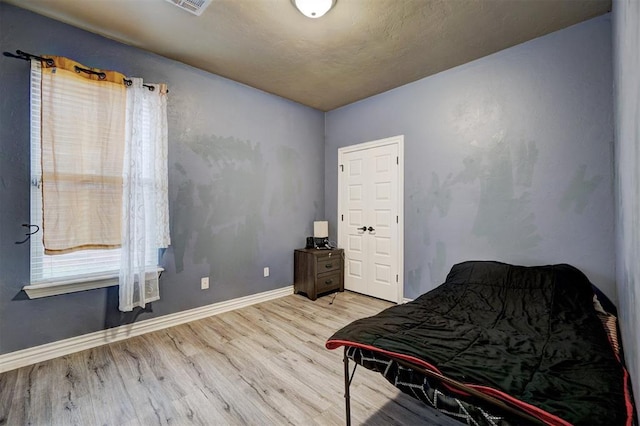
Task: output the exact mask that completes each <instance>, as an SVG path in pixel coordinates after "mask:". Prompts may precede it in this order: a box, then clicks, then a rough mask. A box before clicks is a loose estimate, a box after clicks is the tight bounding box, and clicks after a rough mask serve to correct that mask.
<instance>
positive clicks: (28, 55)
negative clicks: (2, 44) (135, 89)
mask: <svg viewBox="0 0 640 426" xmlns="http://www.w3.org/2000/svg"><path fill="white" fill-rule="evenodd" d="M16 53H17V55H16V54H13V53H11V52H2V54H3V55H4V56H6V57H9V58H16V59H24V60H25V61H30V60H31V59H37V60H39V61H40V62H46V64H47V65H49V66H50V67H52V66H54V65H55V62H54V60H53V59H51V58H43V57H41V56H37V55H32V54H31V53H27V52H23V51H22V50H16ZM75 71H76V72H77V73H80V72H83V73H86V74H93V75H97V76H98V78H99V79H100V80H104V79H105V78H106V77H107V75H106V74H105V73H103V72H101V71H93V70H90V69H88V68H81V67H79V66H77V65H76V66H75ZM122 80H123V83H124V85H125V86H127V87H130V86H131V85H132V84H133V81H132V80H128V79H126V78H123V79H122ZM143 86H144V87H146V88H147V89H149V90H150V91H152V92H153V91H154V90H156V88H155V86H152V85H150V84H143Z"/></svg>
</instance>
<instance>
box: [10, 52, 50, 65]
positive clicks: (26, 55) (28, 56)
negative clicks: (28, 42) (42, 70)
mask: <svg viewBox="0 0 640 426" xmlns="http://www.w3.org/2000/svg"><path fill="white" fill-rule="evenodd" d="M16 53H17V55H14V54H13V53H11V52H2V54H3V55H4V56H7V57H9V58H16V59H24V60H25V61H30V60H32V59H37V60H39V61H40V62H46V63H47V65H49V66H50V67H52V66H53V65H54V61H53V59H51V58H46V59H45V58H43V57H41V56H36V55H32V54H31V53H27V52H23V51H22V50H16Z"/></svg>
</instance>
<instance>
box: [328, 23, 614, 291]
mask: <svg viewBox="0 0 640 426" xmlns="http://www.w3.org/2000/svg"><path fill="white" fill-rule="evenodd" d="M611 82H612V66H611V22H610V16H609V15H605V16H602V17H599V18H596V19H593V20H590V21H587V22H585V23H582V24H579V25H575V26H573V27H570V28H568V29H565V30H562V31H559V32H556V33H553V34H550V35H547V36H545V37H541V38H538V39H536V40H533V41H530V42H528V43H525V44H521V45H518V46H515V47H513V48H510V49H507V50H504V51H501V52H499V53H496V54H494V55H491V56H488V57H485V58H482V59H479V60H477V61H474V62H471V63H469V64H466V65H462V66H459V67H457V68H455V69H452V70H449V71H445V72H443V73H440V74H438V75H435V76H432V77H428V78H425V79H422V80H419V81H417V82H414V83H411V84H408V85H406V86H403V87H401V88H398V89H394V90H391V91H389V92H386V93H384V94H381V95H378V96H375V97H372V98H369V99H366V100H363V101H360V102H358V103H355V104H351V105H348V106H346V107H343V108H340V109H337V110H334V111H331V112H329V113H328V114H327V115H326V124H325V132H326V142H325V159H326V165H325V215H326V217H327V218H328V220H330V221H331V223H332V224H335V223H336V216H337V205H336V201H337V154H338V148H339V147H343V146H347V145H352V144H356V143H360V142H366V141H371V140H375V139H380V138H384V137H389V136H394V135H399V134H404V135H405V187H404V191H405V204H404V206H405V207H404V211H405V223H404V229H405V247H404V253H405V266H404V273H405V293H404V294H405V297H409V298H415V297H417V296H418V295H420V294H422V293H424V292H426V291H428V290H430V289H432V288H434V287H435V286H437V285H439V284H440V283H442V282H443V281H444V278H445V276H446V274H447V272H448V271H449V269H450V268H451V266H452V265H453V264H454V263H457V262H460V261H464V260H470V259H494V260H499V261H504V262H509V263H516V264H522V265H538V264H550V263H569V264H572V265H574V266H576V267H578V268H580V269H581V270H582V271H583V272H585V273H586V275H587V276H588V277H589V278H590V279H591V281H592V282H593V283H595V284H597V285H598V286H599V287H600V288H601V289H602V290H603V291H604V292H605V293H606V294H607V295H608V296H609V297H610V298H611V299H612V300H613V301H615V300H616V289H615V281H614V279H615V277H614V266H615V258H614V236H613V235H614V233H613V229H614V212H613V208H614V203H613V179H612V176H613V163H612V161H613V159H612V156H613V125H612V102H613V101H612V85H611ZM332 231H333V233H334V235H333V236H334V237H335V226H334V227H332Z"/></svg>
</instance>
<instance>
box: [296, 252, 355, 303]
mask: <svg viewBox="0 0 640 426" xmlns="http://www.w3.org/2000/svg"><path fill="white" fill-rule="evenodd" d="M342 256H343V250H342V249H332V250H318V249H297V250H296V251H295V252H294V254H293V287H294V292H295V293H305V294H306V295H307V297H308V298H309V299H311V300H316V298H317V297H318V294H320V293H326V292H328V291H333V290H339V291H344V279H343V276H344V264H343V260H342Z"/></svg>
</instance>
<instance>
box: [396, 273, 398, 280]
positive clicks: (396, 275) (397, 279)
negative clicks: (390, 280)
mask: <svg viewBox="0 0 640 426" xmlns="http://www.w3.org/2000/svg"><path fill="white" fill-rule="evenodd" d="M396 282H398V274H396Z"/></svg>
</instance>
